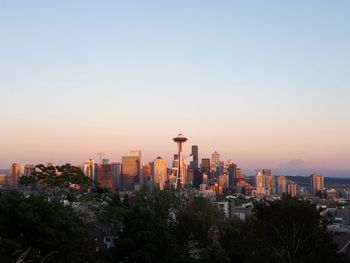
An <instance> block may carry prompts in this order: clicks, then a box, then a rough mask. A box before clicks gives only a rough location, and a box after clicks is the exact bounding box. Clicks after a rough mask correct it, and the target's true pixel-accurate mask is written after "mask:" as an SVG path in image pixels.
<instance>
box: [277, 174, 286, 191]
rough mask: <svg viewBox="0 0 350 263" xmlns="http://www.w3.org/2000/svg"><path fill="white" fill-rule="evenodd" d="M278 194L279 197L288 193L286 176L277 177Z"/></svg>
mask: <svg viewBox="0 0 350 263" xmlns="http://www.w3.org/2000/svg"><path fill="white" fill-rule="evenodd" d="M276 193H277V194H279V195H283V194H285V193H287V178H286V177H285V176H276Z"/></svg>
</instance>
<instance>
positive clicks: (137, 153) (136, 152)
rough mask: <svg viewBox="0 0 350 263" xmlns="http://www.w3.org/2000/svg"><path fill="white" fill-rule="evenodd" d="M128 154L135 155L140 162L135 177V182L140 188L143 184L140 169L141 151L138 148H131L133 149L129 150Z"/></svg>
mask: <svg viewBox="0 0 350 263" xmlns="http://www.w3.org/2000/svg"><path fill="white" fill-rule="evenodd" d="M129 155H130V156H137V158H138V159H139V163H140V166H139V171H138V174H139V177H138V178H137V182H136V184H138V185H139V187H140V188H142V186H143V175H142V171H141V170H142V162H141V151H140V150H133V151H130V153H129Z"/></svg>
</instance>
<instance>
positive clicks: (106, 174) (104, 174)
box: [97, 159, 114, 191]
mask: <svg viewBox="0 0 350 263" xmlns="http://www.w3.org/2000/svg"><path fill="white" fill-rule="evenodd" d="M97 182H98V183H99V184H100V185H101V187H104V188H108V189H110V190H111V191H113V190H114V176H113V175H112V167H111V165H110V164H109V160H108V159H103V160H102V164H100V165H99V169H98V179H97Z"/></svg>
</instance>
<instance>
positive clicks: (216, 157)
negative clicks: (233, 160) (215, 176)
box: [211, 151, 220, 166]
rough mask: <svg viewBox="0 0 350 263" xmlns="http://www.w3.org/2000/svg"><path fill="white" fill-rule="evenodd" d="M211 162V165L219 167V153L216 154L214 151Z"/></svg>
mask: <svg viewBox="0 0 350 263" xmlns="http://www.w3.org/2000/svg"><path fill="white" fill-rule="evenodd" d="M211 162H212V164H215V166H219V165H220V153H218V152H217V151H215V152H214V153H213V154H212V155H211Z"/></svg>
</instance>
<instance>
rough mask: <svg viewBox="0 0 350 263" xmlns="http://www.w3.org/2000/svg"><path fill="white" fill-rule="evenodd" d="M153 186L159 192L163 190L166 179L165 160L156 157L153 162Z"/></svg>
mask: <svg viewBox="0 0 350 263" xmlns="http://www.w3.org/2000/svg"><path fill="white" fill-rule="evenodd" d="M153 165H154V175H153V178H154V184H155V185H156V186H158V187H159V189H160V190H163V189H164V186H165V183H166V181H167V180H168V178H167V166H166V160H165V159H162V158H161V157H158V158H157V159H156V160H155V161H154V164H153Z"/></svg>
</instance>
